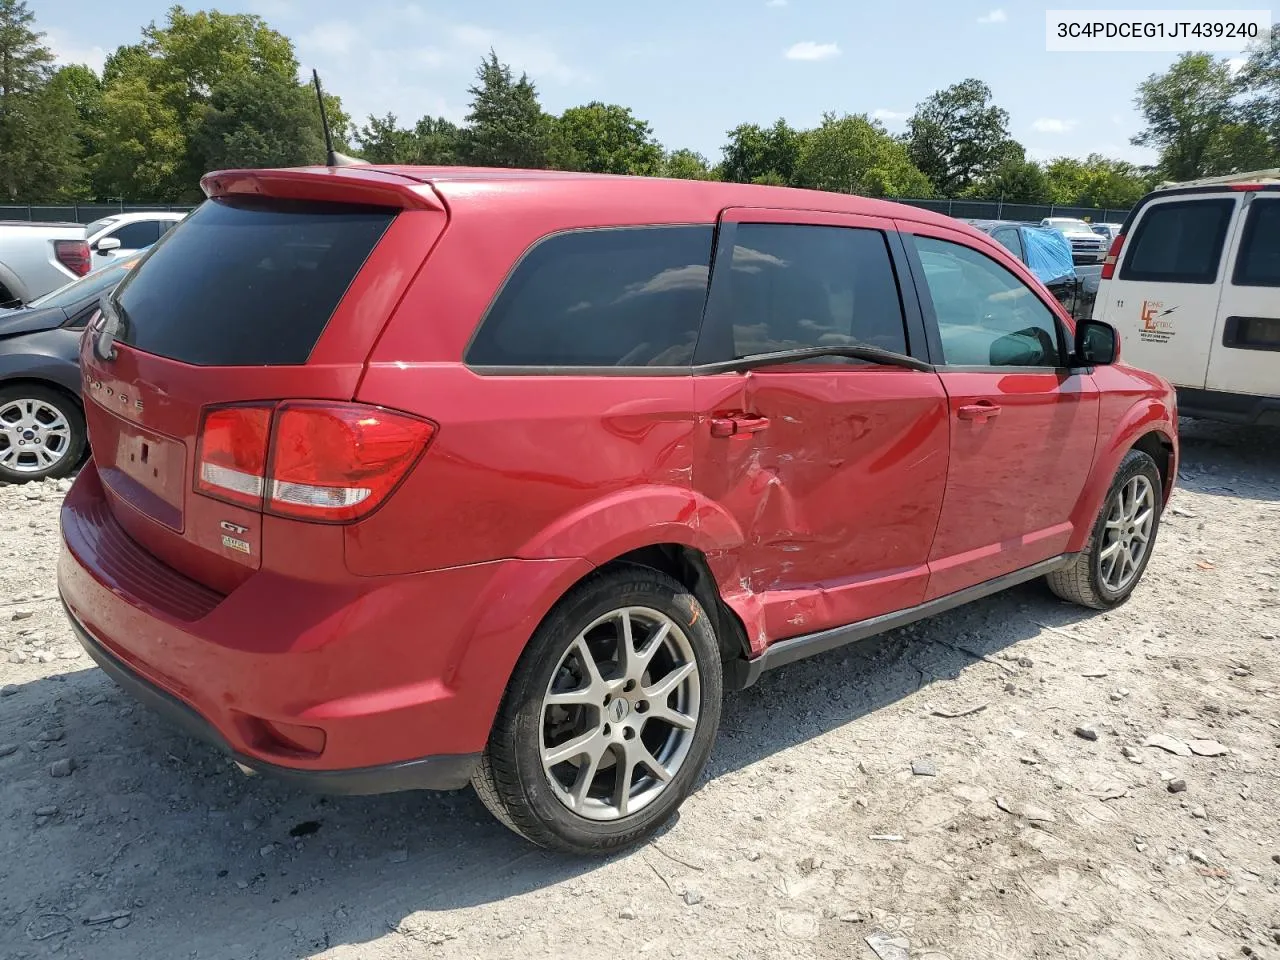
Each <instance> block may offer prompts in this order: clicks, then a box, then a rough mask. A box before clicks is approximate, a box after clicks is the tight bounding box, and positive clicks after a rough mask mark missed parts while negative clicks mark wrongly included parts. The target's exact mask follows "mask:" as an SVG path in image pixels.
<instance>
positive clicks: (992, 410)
mask: <svg viewBox="0 0 1280 960" xmlns="http://www.w3.org/2000/svg"><path fill="white" fill-rule="evenodd" d="M956 416H957V417H959V418H960V419H961V420H975V421H977V422H978V423H986V422H987V421H988V420H990V419H991V418H992V417H998V416H1000V407H999V405H998V404H994V403H992V402H991V401H990V400H979V401H978V402H977V403H967V404H965V405H964V406H963V407H960V408H959V409H958V410H956Z"/></svg>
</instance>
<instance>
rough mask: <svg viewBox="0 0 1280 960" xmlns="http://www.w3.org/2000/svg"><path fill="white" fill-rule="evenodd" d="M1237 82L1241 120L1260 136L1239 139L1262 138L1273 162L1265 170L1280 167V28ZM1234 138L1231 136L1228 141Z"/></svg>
mask: <svg viewBox="0 0 1280 960" xmlns="http://www.w3.org/2000/svg"><path fill="white" fill-rule="evenodd" d="M1237 82H1238V84H1239V86H1240V88H1241V90H1242V103H1241V105H1240V118H1241V119H1242V120H1243V121H1244V123H1245V124H1246V125H1248V126H1251V127H1253V128H1255V129H1256V131H1257V134H1248V133H1244V132H1241V134H1239V135H1240V136H1247V137H1254V136H1257V135H1259V134H1260V135H1261V137H1262V138H1264V139H1265V140H1266V141H1267V143H1268V144H1269V145H1270V147H1271V155H1270V159H1269V160H1267V161H1264V162H1263V163H1262V164H1261V166H1262V167H1266V166H1276V165H1280V26H1276V27H1272V28H1271V36H1270V37H1269V38H1268V39H1267V40H1266V41H1265V42H1263V43H1260V44H1258V46H1257V47H1256V48H1254V50H1253V51H1252V52H1251V53H1250V55H1249V59H1248V60H1247V61H1245V65H1244V68H1243V69H1242V70H1241V71H1240V75H1239V77H1238V78H1237ZM1234 136H1235V135H1233V134H1232V133H1230V132H1227V133H1225V134H1224V139H1232V138H1233V137H1234ZM1241 169H1246V170H1248V169H1258V168H1257V167H1248V166H1245V167H1241Z"/></svg>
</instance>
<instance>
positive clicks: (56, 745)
mask: <svg viewBox="0 0 1280 960" xmlns="http://www.w3.org/2000/svg"><path fill="white" fill-rule="evenodd" d="M1182 428H1183V443H1184V455H1185V461H1184V464H1183V468H1182V479H1181V480H1180V483H1179V490H1178V492H1177V494H1176V495H1175V497H1174V500H1173V507H1172V509H1171V510H1170V511H1169V512H1168V513H1166V515H1165V523H1164V526H1163V529H1162V530H1161V531H1160V535H1159V542H1158V544H1157V547H1156V552H1155V556H1154V559H1153V561H1152V563H1151V566H1150V568H1149V569H1148V571H1147V574H1146V578H1145V580H1144V582H1143V583H1142V585H1141V586H1140V587H1139V589H1138V591H1137V593H1136V594H1135V595H1134V597H1133V599H1132V600H1131V601H1130V602H1129V603H1128V604H1127V605H1125V606H1124V607H1122V608H1120V609H1119V610H1117V611H1115V612H1113V613H1111V614H1109V615H1098V614H1093V613H1090V612H1089V611H1085V610H1081V609H1077V608H1074V607H1071V606H1068V605H1065V604H1062V603H1059V602H1058V601H1057V600H1056V599H1054V598H1053V597H1052V596H1051V595H1050V594H1049V592H1048V591H1047V589H1046V588H1045V587H1044V586H1043V585H1042V584H1039V583H1036V584H1032V585H1028V586H1026V587H1023V588H1019V589H1017V590H1014V591H1012V592H1010V593H1007V594H1004V595H1002V596H999V597H995V598H992V599H990V600H987V601H982V602H979V603H977V604H974V605H971V606H969V607H967V608H962V609H960V610H956V611H954V612H952V613H949V614H946V615H944V616H941V617H938V618H936V619H934V620H932V621H928V622H925V623H922V624H918V625H916V626H915V627H912V628H908V629H904V630H900V631H897V632H895V633H893V634H890V635H888V636H886V637H883V638H880V639H878V640H874V641H869V642H867V643H865V644H863V645H861V646H858V647H854V648H848V649H846V650H841V651H836V652H834V653H832V654H828V655H826V656H823V657H819V658H817V659H814V660H810V661H807V662H804V663H800V664H796V665H794V666H792V667H789V668H786V669H783V670H780V671H777V672H775V673H772V674H769V675H766V677H765V678H764V679H763V680H762V681H761V682H760V683H759V684H758V685H757V686H756V687H754V688H753V689H751V690H749V691H747V692H745V693H742V694H737V695H733V696H732V697H731V698H730V700H729V703H728V704H727V707H726V713H725V719H724V725H723V727H722V729H721V732H720V740H719V743H718V746H717V748H716V750H715V752H714V754H713V756H712V760H711V764H710V767H709V769H708V771H707V774H706V776H705V777H704V779H703V782H702V784H701V786H700V787H699V789H698V791H697V792H696V793H695V794H694V796H693V797H691V798H690V799H689V801H688V803H687V804H686V805H685V807H684V810H683V813H682V815H681V817H680V818H679V820H678V822H677V823H675V824H674V825H673V826H672V828H671V829H670V830H669V831H667V832H666V833H665V834H664V835H662V836H661V837H660V838H659V839H658V840H657V841H656V842H655V843H652V844H650V845H648V846H647V847H644V848H642V849H639V850H637V851H633V852H631V853H629V854H626V855H623V856H620V857H617V858H614V859H612V860H607V861H587V862H584V861H578V860H572V859H567V858H561V857H557V856H553V855H551V854H547V853H544V852H541V851H539V850H537V849H535V848H532V847H530V846H529V845H527V844H526V843H525V842H523V841H522V840H520V839H519V838H517V837H516V836H515V835H513V834H510V833H508V832H507V831H506V830H505V829H504V828H502V827H501V826H499V825H498V824H497V823H496V822H495V821H493V820H492V819H491V818H490V817H489V816H488V814H487V813H486V812H485V811H484V810H483V808H482V807H481V805H480V803H479V801H478V800H477V799H476V798H475V796H474V795H473V794H472V793H471V792H470V791H463V792H458V793H455V794H447V795H434V794H417V795H413V794H407V795H398V796H391V797H380V798H379V797H375V798H353V799H321V798H317V797H313V796H309V795H305V794H301V793H297V792H293V791H291V790H289V789H286V788H284V787H281V786H278V785H276V784H273V783H270V782H264V781H262V780H260V779H257V778H254V779H250V778H246V777H243V776H242V775H241V774H240V773H239V772H238V771H237V770H236V769H235V768H234V767H232V766H231V765H230V764H229V763H228V762H227V761H226V760H224V759H223V758H221V757H220V756H219V755H218V754H216V753H215V752H214V751H213V750H212V749H210V748H208V747H206V746H204V745H202V744H200V743H198V742H195V741H192V740H189V739H188V738H186V737H185V736H183V735H182V734H180V733H177V732H175V731H174V730H172V729H170V728H169V727H168V726H166V725H165V723H164V722H163V721H161V720H159V719H158V718H157V717H155V716H153V715H152V714H150V713H149V712H148V711H146V710H145V709H143V708H141V707H136V706H135V705H134V704H133V703H132V702H131V701H130V699H129V698H128V697H127V696H125V695H124V694H122V693H121V692H119V691H118V690H117V689H116V688H115V687H114V686H113V685H112V684H111V683H110V682H109V681H108V680H106V679H105V677H103V675H102V674H101V673H100V672H99V671H98V670H97V669H95V668H94V667H93V664H92V663H91V661H90V660H89V659H88V658H87V657H85V656H83V655H81V654H80V653H79V648H78V647H77V646H75V645H74V642H73V640H72V637H71V634H70V632H69V631H68V629H67V627H66V625H65V624H64V622H63V619H62V613H61V610H60V608H59V606H58V603H57V600H56V591H55V582H54V566H55V559H56V555H57V544H58V537H57V522H58V521H57V511H58V504H59V501H60V499H61V496H62V494H61V492H60V491H59V489H58V486H57V485H55V484H44V485H37V486H35V487H8V488H3V489H0V684H3V685H5V686H4V688H3V696H2V697H0V957H2V958H5V960H9V958H15V960H16V958H20V957H21V958H27V957H45V956H59V957H86V958H94V960H109V958H117V957H118V958H122V960H148V958H164V960H168V958H198V960H206V958H215V960H219V958H226V960H233V958H234V960H245V958H261V960H274V958H285V957H323V958H326V960H351V958H357V957H360V958H364V957H367V958H374V960H391V958H401V957H406V958H407V957H459V958H472V957H483V958H507V957H512V958H515V957H520V958H526V957H529V956H556V957H561V958H579V957H583V958H585V957H593V958H595V957H601V956H607V957H612V958H621V957H632V956H644V957H648V956H652V957H712V956H715V957H726V958H728V957H733V958H737V957H743V958H747V957H777V956H787V957H798V958H807V957H815V958H817V957H823V958H825V957H831V958H842V960H848V958H854V960H860V958H873V957H875V956H876V954H875V953H873V951H872V949H871V947H870V946H869V945H868V938H869V939H870V940H871V941H873V942H875V943H876V944H877V945H878V949H879V950H880V956H881V957H883V958H884V960H899V958H905V957H911V958H928V960H962V958H964V960H969V958H972V960H1031V958H1064V960H1084V958H1089V960H1106V958H1140V960H1157V958H1159V960H1165V958H1196V960H1200V958H1214V957H1239V956H1254V957H1272V958H1274V957H1280V929H1277V928H1280V766H1278V764H1277V760H1280V756H1278V754H1280V699H1278V694H1280V686H1278V682H1280V667H1278V657H1277V654H1280V640H1277V636H1278V635H1280V431H1275V430H1263V429H1242V428H1233V427H1228V426H1224V425H1215V424H1208V423H1195V422H1192V421H1184V422H1183V424H1182ZM979 708H980V709H979ZM975 711H976V712H975ZM958 714H963V715H958ZM1080 727H1089V728H1091V729H1092V733H1093V734H1096V739H1091V738H1089V739H1087V738H1086V736H1082V735H1080V734H1079V733H1077V728H1080ZM1082 732H1083V733H1084V734H1086V735H1088V734H1089V733H1090V731H1089V730H1085V731H1082ZM1156 735H1164V736H1167V737H1171V738H1174V739H1175V740H1176V741H1177V742H1176V743H1175V742H1172V741H1169V742H1167V746H1169V747H1172V748H1174V749H1176V750H1178V751H1179V752H1180V753H1182V752H1186V750H1187V748H1186V747H1184V746H1183V745H1184V744H1186V743H1189V742H1191V741H1207V742H1197V743H1195V744H1193V746H1194V747H1195V748H1196V749H1197V750H1198V751H1199V752H1198V753H1193V754H1191V755H1190V756H1184V755H1179V754H1178V753H1170V752H1167V751H1166V750H1164V749H1161V748H1159V747H1155V746H1145V745H1144V743H1145V742H1146V741H1147V740H1148V738H1150V737H1152V736H1156ZM1126 751H1127V752H1128V753H1129V754H1131V756H1126ZM1215 754H1216V755H1215ZM68 760H69V761H72V766H73V769H72V770H71V771H70V773H69V775H66V776H58V775H55V774H58V773H64V772H65V767H66V766H68V764H66V763H60V761H68ZM913 763H914V764H916V767H917V770H919V773H918V774H917V773H913V769H912V767H913ZM930 772H932V773H933V774H934V775H932V776H930V775H927V774H928V773H930ZM1177 780H1181V781H1183V782H1185V790H1183V791H1182V792H1173V791H1172V790H1171V789H1170V785H1171V782H1173V781H1177ZM1173 785H1174V786H1178V784H1173Z"/></svg>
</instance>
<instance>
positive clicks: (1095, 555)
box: [1046, 450, 1164, 610]
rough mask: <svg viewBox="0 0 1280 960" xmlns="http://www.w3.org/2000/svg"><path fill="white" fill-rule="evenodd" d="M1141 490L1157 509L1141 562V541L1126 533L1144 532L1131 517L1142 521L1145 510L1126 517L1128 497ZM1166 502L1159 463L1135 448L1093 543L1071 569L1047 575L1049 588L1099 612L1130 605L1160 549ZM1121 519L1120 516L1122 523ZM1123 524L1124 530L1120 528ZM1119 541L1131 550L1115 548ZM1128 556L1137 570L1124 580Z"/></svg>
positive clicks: (1096, 526)
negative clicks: (1137, 552) (1136, 554)
mask: <svg viewBox="0 0 1280 960" xmlns="http://www.w3.org/2000/svg"><path fill="white" fill-rule="evenodd" d="M1144 485H1145V487H1144ZM1135 489H1144V490H1145V491H1146V494H1145V495H1146V497H1148V498H1149V500H1150V505H1149V509H1150V511H1151V516H1150V521H1149V529H1148V530H1147V539H1146V541H1145V544H1144V546H1143V549H1142V552H1141V555H1140V556H1139V557H1137V558H1136V561H1135V560H1133V557H1132V551H1133V548H1134V544H1135V543H1136V541H1135V540H1133V539H1128V540H1126V536H1127V534H1126V531H1128V530H1132V529H1134V528H1135V526H1137V527H1138V528H1139V532H1141V529H1140V528H1141V523H1138V524H1136V525H1135V524H1134V523H1133V522H1131V519H1132V520H1139V521H1140V520H1141V517H1142V516H1143V507H1142V506H1138V507H1136V508H1135V514H1134V517H1133V518H1127V517H1125V516H1124V514H1125V511H1126V509H1127V507H1126V499H1125V498H1126V496H1127V493H1128V492H1129V491H1133V490H1135ZM1163 504H1164V491H1163V489H1162V484H1161V482H1160V470H1159V469H1158V468H1157V467H1156V462H1155V461H1154V460H1153V459H1151V457H1150V455H1149V454H1146V453H1143V452H1142V451H1141V450H1130V451H1129V452H1128V453H1127V454H1125V456H1124V459H1123V460H1121V461H1120V467H1119V469H1117V470H1116V475H1115V479H1113V480H1112V481H1111V488H1110V489H1109V490H1108V491H1107V496H1106V499H1105V500H1103V502H1102V509H1101V510H1099V511H1098V518H1097V519H1096V520H1095V521H1094V523H1093V529H1092V530H1091V531H1090V532H1089V542H1088V543H1087V544H1085V548H1084V549H1083V550H1082V551H1080V553H1079V554H1077V555H1076V559H1075V561H1074V562H1073V563H1072V564H1071V565H1070V566H1067V567H1063V568H1062V569H1061V570H1055V571H1054V572H1053V573H1051V574H1049V575H1048V576H1047V577H1046V580H1048V583H1049V589H1050V590H1052V591H1053V592H1054V593H1056V594H1057V595H1058V596H1059V597H1061V598H1062V599H1063V600H1070V601H1072V602H1073V603H1078V604H1080V605H1081V606H1085V607H1091V608H1093V609H1094V610H1110V609H1111V608H1112V607H1117V606H1119V605H1120V604H1122V603H1124V602H1125V601H1126V600H1128V599H1129V595H1130V594H1131V593H1133V590H1134V588H1135V587H1137V585H1138V582H1139V581H1140V580H1141V579H1142V574H1143V572H1144V571H1145V570H1146V568H1147V562H1148V561H1149V560H1150V559H1151V551H1152V550H1154V549H1155V544H1156V533H1157V532H1158V531H1159V529H1160V513H1161V510H1162V509H1163ZM1117 511H1119V513H1117ZM1117 517H1119V518H1120V519H1119V520H1118V521H1117ZM1117 522H1118V523H1119V529H1116V524H1117ZM1116 542H1127V543H1129V544H1130V546H1129V547H1122V548H1120V549H1118V550H1113V544H1114V543H1116ZM1126 553H1128V555H1129V559H1130V560H1131V561H1133V564H1132V568H1131V569H1128V568H1125V569H1127V573H1126V575H1125V576H1123V577H1121V576H1118V575H1117V574H1116V566H1115V565H1116V564H1120V565H1121V566H1122V568H1123V565H1124V562H1125V561H1124V556H1125V554H1126ZM1113 555H1115V556H1119V558H1120V559H1118V560H1117V559H1113Z"/></svg>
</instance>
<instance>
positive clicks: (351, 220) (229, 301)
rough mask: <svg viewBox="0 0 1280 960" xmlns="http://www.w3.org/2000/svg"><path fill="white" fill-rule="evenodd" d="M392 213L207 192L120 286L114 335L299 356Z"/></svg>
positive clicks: (211, 358)
mask: <svg viewBox="0 0 1280 960" xmlns="http://www.w3.org/2000/svg"><path fill="white" fill-rule="evenodd" d="M395 215H396V211H394V210H391V209H387V208H382V207H359V206H352V205H349V204H328V203H311V202H298V201H281V200H266V199H258V198H251V199H239V198H237V199H234V200H231V199H221V198H220V199H216V200H210V201H208V202H206V203H203V204H201V205H200V207H199V208H198V209H197V210H196V211H195V212H194V213H192V214H191V215H190V216H189V217H188V218H187V219H186V220H184V221H183V222H182V223H181V224H180V225H179V226H177V227H176V228H174V229H173V230H170V231H168V232H167V233H166V234H165V235H164V236H163V237H162V238H161V239H160V241H159V242H158V243H157V244H156V245H155V247H154V248H153V250H152V252H151V253H150V255H149V256H147V258H146V259H145V260H144V261H143V262H142V264H141V265H139V267H138V268H137V269H136V270H135V271H134V272H133V275H132V276H130V277H129V278H128V279H126V280H125V281H124V283H122V284H121V285H120V287H118V288H117V290H116V292H115V294H114V299H115V302H116V304H117V306H118V308H119V312H120V317H121V321H122V323H121V326H120V330H119V332H118V334H117V339H118V340H119V341H120V342H121V343H126V344H129V345H130V346H133V347H136V348H137V349H139V350H142V351H145V352H146V353H152V354H156V355H158V356H162V357H168V358H170V359H172V360H179V361H181V362H183V363H190V364H197V365H201V366H260V365H283V364H300V363H305V362H306V360H307V357H308V355H309V354H310V353H311V350H312V349H313V348H314V347H315V345H316V342H317V341H318V340H319V339H320V335H321V334H322V333H323V332H324V328H325V326H326V325H327V324H328V323H329V318H330V317H331V316H332V315H333V312H334V310H335V309H336V308H337V306H338V303H339V301H340V300H341V299H342V296H343V294H344V293H346V291H347V288H348V287H349V286H350V285H351V281H352V280H354V279H355V277H356V274H358V273H359V272H360V268H361V267H362V266H363V265H364V262H365V260H367V259H368V257H369V254H370V253H371V252H372V251H373V248H374V247H375V246H376V245H377V243H378V241H379V240H380V239H381V238H382V235H383V233H385V232H386V229H387V227H388V226H389V225H390V224H391V221H392V220H393V219H394V218H395Z"/></svg>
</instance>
